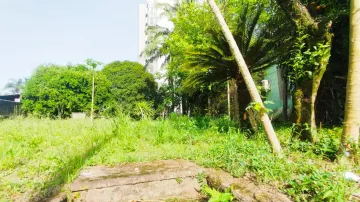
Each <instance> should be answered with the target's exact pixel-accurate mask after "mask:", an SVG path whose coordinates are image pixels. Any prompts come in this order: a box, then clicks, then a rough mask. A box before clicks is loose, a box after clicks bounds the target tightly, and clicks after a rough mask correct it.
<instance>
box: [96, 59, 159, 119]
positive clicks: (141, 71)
mask: <svg viewBox="0 0 360 202" xmlns="http://www.w3.org/2000/svg"><path fill="white" fill-rule="evenodd" d="M102 73H103V74H104V75H105V76H106V78H107V79H108V80H109V81H110V82H111V88H110V91H111V94H112V96H113V97H114V99H115V100H116V102H117V103H118V105H119V106H120V108H121V109H122V110H123V111H124V112H126V113H131V111H132V109H134V107H135V104H136V102H140V101H147V102H152V103H154V102H155V99H156V91H157V84H156V82H155V79H154V76H153V75H152V74H150V73H148V72H146V71H145V68H144V66H142V65H141V64H139V63H137V62H130V61H124V62H121V61H114V62H112V63H110V64H107V65H105V66H104V68H103V69H102ZM154 104H155V103H154Z"/></svg>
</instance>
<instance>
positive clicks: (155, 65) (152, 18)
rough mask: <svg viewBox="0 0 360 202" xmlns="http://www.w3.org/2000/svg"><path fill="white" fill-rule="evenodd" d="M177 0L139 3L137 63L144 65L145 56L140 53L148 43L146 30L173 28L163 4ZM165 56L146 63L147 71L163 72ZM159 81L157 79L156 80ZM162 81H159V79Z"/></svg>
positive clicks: (151, 0) (153, 0) (161, 73)
mask: <svg viewBox="0 0 360 202" xmlns="http://www.w3.org/2000/svg"><path fill="white" fill-rule="evenodd" d="M177 1H178V0H146V4H140V5H139V63H141V64H142V65H145V63H146V60H147V59H148V58H146V57H145V56H143V55H141V53H142V52H143V51H144V49H145V47H146V44H147V43H148V36H147V34H146V30H147V28H148V27H151V26H161V27H166V28H168V29H170V30H171V29H172V28H173V24H172V22H171V21H170V20H169V19H168V17H167V15H165V14H164V11H165V10H164V9H165V5H175V3H176V2H177ZM164 62H165V58H164V57H162V58H159V59H157V60H155V61H153V62H152V63H150V64H148V66H147V71H148V72H150V73H152V74H154V75H156V74H160V75H163V74H165V72H166V70H165V69H164V68H162V67H163V64H164ZM158 81H159V80H158ZM159 82H160V83H162V82H161V81H159Z"/></svg>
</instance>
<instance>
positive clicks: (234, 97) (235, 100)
mask: <svg viewBox="0 0 360 202" xmlns="http://www.w3.org/2000/svg"><path fill="white" fill-rule="evenodd" d="M230 96H231V103H232V104H231V105H230V109H231V111H230V115H231V119H232V120H235V121H236V122H238V123H239V124H240V116H239V95H238V85H237V83H236V81H235V80H234V79H233V80H230Z"/></svg>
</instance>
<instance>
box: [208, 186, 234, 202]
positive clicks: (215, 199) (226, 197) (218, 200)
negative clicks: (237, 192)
mask: <svg viewBox="0 0 360 202" xmlns="http://www.w3.org/2000/svg"><path fill="white" fill-rule="evenodd" d="M204 191H205V192H206V193H207V194H208V195H209V196H210V199H209V202H230V201H232V200H233V199H234V196H233V195H232V194H231V193H229V192H225V193H221V192H219V191H217V190H216V189H212V188H210V187H208V186H206V187H205V188H204Z"/></svg>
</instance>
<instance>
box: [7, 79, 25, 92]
mask: <svg viewBox="0 0 360 202" xmlns="http://www.w3.org/2000/svg"><path fill="white" fill-rule="evenodd" d="M24 85H25V79H17V80H16V79H11V80H10V81H9V82H8V83H7V84H6V85H5V87H4V89H8V90H10V92H11V93H13V94H20V93H21V91H22V89H23V88H24Z"/></svg>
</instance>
